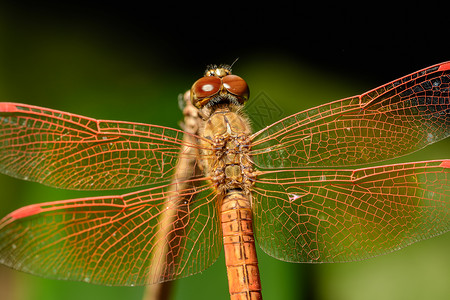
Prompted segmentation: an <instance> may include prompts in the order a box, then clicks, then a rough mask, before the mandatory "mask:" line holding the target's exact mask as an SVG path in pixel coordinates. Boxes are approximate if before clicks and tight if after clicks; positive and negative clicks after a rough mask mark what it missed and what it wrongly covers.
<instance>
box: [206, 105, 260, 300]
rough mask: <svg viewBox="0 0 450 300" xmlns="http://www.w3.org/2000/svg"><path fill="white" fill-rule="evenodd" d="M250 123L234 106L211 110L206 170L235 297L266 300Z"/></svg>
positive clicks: (229, 279) (229, 282)
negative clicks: (259, 253)
mask: <svg viewBox="0 0 450 300" xmlns="http://www.w3.org/2000/svg"><path fill="white" fill-rule="evenodd" d="M250 132H251V131H250V126H249V124H248V121H247V119H246V118H245V117H244V116H242V115H241V114H240V113H239V112H238V111H237V110H236V109H234V106H233V105H221V106H219V107H218V108H215V110H214V111H213V112H212V113H211V115H210V117H209V118H208V119H207V120H206V122H205V125H204V128H203V130H202V136H203V137H205V138H207V139H209V140H210V141H212V142H213V143H214V147H213V148H210V149H209V150H205V154H207V156H208V157H209V159H208V160H207V161H206V162H205V165H204V168H205V169H206V170H205V171H206V172H207V173H209V174H210V175H211V178H212V179H213V182H214V184H215V186H216V188H217V192H218V193H219V195H220V197H219V199H221V201H222V204H221V206H220V207H221V210H220V215H221V222H222V231H223V240H224V247H225V261H226V266H227V272H228V285H229V290H230V295H231V299H233V300H234V299H236V300H237V299H262V296H261V283H260V278H259V269H258V260H257V257H256V248H255V239H254V236H253V226H252V211H251V194H250V192H249V188H250V187H251V185H252V179H253V169H252V167H251V161H250V158H249V156H248V152H249V150H250V149H249V147H248V136H249V134H250Z"/></svg>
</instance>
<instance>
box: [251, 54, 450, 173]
mask: <svg viewBox="0 0 450 300" xmlns="http://www.w3.org/2000/svg"><path fill="white" fill-rule="evenodd" d="M449 135H450V62H446V63H442V64H438V65H435V66H432V67H429V68H427V69H423V70H421V71H418V72H416V73H413V74H410V75H408V76H405V77H403V78H400V79H398V80H395V81H392V82H390V83H388V84H386V85H383V86H381V87H379V88H376V89H374V90H372V91H369V92H367V93H365V94H362V95H360V96H355V97H352V98H347V99H343V100H339V101H335V102H331V103H328V104H324V105H321V106H318V107H315V108H312V109H309V110H306V111H303V112H299V113H297V114H294V115H292V116H290V117H287V118H284V119H282V120H280V121H278V122H276V123H274V124H272V125H270V126H268V127H266V128H265V129H263V130H261V131H259V132H257V133H255V134H254V136H253V144H252V151H251V155H252V159H253V161H254V162H255V164H256V165H257V166H258V167H260V168H296V167H304V166H309V167H323V166H350V165H359V164H367V163H374V162H377V161H383V160H387V159H390V158H394V157H398V156H401V155H405V154H407V153H411V152H413V151H416V150H418V149H420V148H423V147H425V146H426V145H429V144H431V143H434V142H436V141H439V140H441V139H443V138H445V137H447V136H449Z"/></svg>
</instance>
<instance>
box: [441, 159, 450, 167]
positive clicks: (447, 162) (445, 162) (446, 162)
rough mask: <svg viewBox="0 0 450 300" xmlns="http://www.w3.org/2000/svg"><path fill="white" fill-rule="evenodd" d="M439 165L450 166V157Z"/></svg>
mask: <svg viewBox="0 0 450 300" xmlns="http://www.w3.org/2000/svg"><path fill="white" fill-rule="evenodd" d="M439 166H440V167H443V168H450V159H448V160H444V161H443V162H441V164H440V165H439Z"/></svg>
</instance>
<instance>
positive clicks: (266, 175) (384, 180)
mask: <svg viewBox="0 0 450 300" xmlns="http://www.w3.org/2000/svg"><path fill="white" fill-rule="evenodd" d="M252 196H253V198H252V199H253V200H252V207H253V214H254V222H255V226H254V230H255V234H256V238H257V240H258V243H259V245H260V246H261V248H262V249H263V250H264V251H265V252H267V253H268V254H270V255H272V256H273V257H276V258H278V259H281V260H284V261H290V262H346V261H355V260H362V259H366V258H369V257H373V256H377V255H381V254H384V253H387V252H391V251H394V250H398V249H400V248H403V247H406V246H408V245H410V244H412V243H415V242H418V241H420V240H423V239H427V238H430V237H433V236H436V235H439V234H442V233H445V232H447V231H449V230H450V160H444V161H427V162H418V163H407V164H397V165H387V166H380V167H373V168H365V169H359V170H320V169H309V170H283V171H268V172H263V174H261V175H260V176H258V178H257V180H256V184H255V186H254V189H253V194H252Z"/></svg>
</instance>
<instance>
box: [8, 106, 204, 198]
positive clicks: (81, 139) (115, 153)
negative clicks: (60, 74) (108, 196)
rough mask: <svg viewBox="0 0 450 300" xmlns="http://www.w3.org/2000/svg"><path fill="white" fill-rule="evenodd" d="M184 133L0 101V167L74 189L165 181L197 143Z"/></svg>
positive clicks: (153, 126) (45, 182)
mask: <svg viewBox="0 0 450 300" xmlns="http://www.w3.org/2000/svg"><path fill="white" fill-rule="evenodd" d="M183 134H188V133H183V132H182V131H180V130H176V129H172V128H167V127H162V126H155V125H146V124H139V123H128V122H118V121H103V120H95V119H91V118H87V117H83V116H79V115H75V114H71V113H65V112H61V111H56V110H51V109H46V108H41V107H37V106H31V105H25V104H18V103H0V171H1V172H2V173H5V174H7V175H10V176H14V177H17V178H20V179H27V180H32V181H37V182H40V183H44V184H46V185H49V186H53V187H60V188H67V189H78V190H93V189H97V190H106V189H117V188H129V187H136V186H142V185H148V184H151V183H157V182H164V181H168V180H170V177H171V176H172V174H173V173H174V171H175V167H176V165H177V162H178V159H179V156H180V155H181V156H182V155H183V154H184V155H189V154H187V153H188V152H190V151H187V150H186V149H187V148H189V147H198V146H196V145H197V144H195V145H194V144H189V143H187V142H184V141H183ZM193 137H194V138H195V139H196V138H199V137H197V136H194V135H193Z"/></svg>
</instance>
